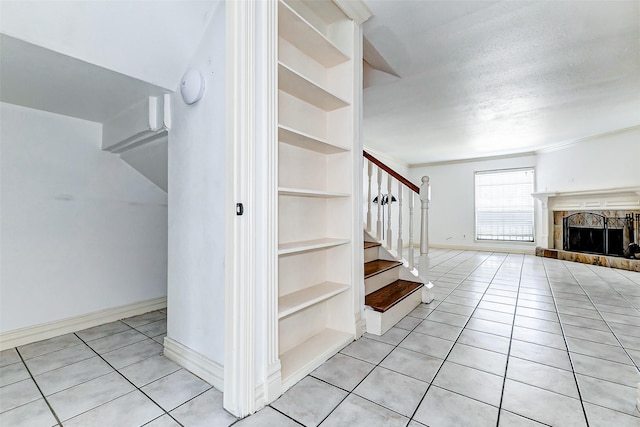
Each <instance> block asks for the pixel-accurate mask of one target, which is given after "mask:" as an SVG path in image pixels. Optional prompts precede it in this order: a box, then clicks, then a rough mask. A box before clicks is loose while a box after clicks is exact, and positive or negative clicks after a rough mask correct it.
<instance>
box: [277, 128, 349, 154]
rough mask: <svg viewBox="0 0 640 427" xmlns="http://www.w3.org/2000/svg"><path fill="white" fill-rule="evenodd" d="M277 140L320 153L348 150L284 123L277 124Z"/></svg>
mask: <svg viewBox="0 0 640 427" xmlns="http://www.w3.org/2000/svg"><path fill="white" fill-rule="evenodd" d="M278 140H279V141H280V142H282V143H284V144H289V145H293V146H294V147H298V148H304V149H306V150H311V151H315V152H318V153H321V154H335V153H344V152H346V151H350V150H349V148H347V147H343V146H341V145H337V144H332V143H330V142H328V141H325V140H324V139H320V138H316V137H314V136H311V135H309V134H307V133H304V132H301V131H299V130H296V129H293V128H290V127H288V126H285V125H278Z"/></svg>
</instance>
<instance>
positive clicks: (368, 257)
mask: <svg viewBox="0 0 640 427" xmlns="http://www.w3.org/2000/svg"><path fill="white" fill-rule="evenodd" d="M378 247H379V246H375V247H373V248H369V249H365V250H364V262H369V261H375V260H377V259H378Z"/></svg>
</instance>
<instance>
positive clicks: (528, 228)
mask: <svg viewBox="0 0 640 427" xmlns="http://www.w3.org/2000/svg"><path fill="white" fill-rule="evenodd" d="M475 178H476V179H475V185H476V239H477V240H503V241H518V242H533V208H534V203H533V197H532V196H531V193H533V169H513V170H501V171H486V172H476V176H475Z"/></svg>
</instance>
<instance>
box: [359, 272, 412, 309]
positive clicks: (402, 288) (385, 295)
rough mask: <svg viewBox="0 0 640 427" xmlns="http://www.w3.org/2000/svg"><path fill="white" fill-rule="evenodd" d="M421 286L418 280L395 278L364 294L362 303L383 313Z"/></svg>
mask: <svg viewBox="0 0 640 427" xmlns="http://www.w3.org/2000/svg"><path fill="white" fill-rule="evenodd" d="M423 286H424V284H422V283H418V282H410V281H408V280H396V281H395V282H393V283H390V284H388V285H387V286H385V287H384V288H381V289H378V290H377V291H375V292H372V293H370V294H369V295H367V296H365V297H364V304H365V305H366V306H368V307H371V308H372V309H373V310H375V311H379V312H382V313H384V312H385V311H387V310H389V309H390V308H391V307H393V306H394V305H396V304H397V303H399V302H400V301H402V300H403V299H405V298H406V297H408V296H409V295H411V294H412V293H413V292H415V291H416V290H418V289H420V288H421V287H423Z"/></svg>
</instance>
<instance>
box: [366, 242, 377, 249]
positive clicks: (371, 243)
mask: <svg viewBox="0 0 640 427" xmlns="http://www.w3.org/2000/svg"><path fill="white" fill-rule="evenodd" d="M376 246H380V243H378V242H364V248H365V249H369V248H375V247H376Z"/></svg>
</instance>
